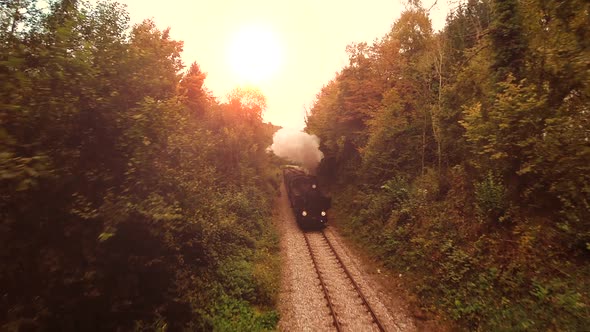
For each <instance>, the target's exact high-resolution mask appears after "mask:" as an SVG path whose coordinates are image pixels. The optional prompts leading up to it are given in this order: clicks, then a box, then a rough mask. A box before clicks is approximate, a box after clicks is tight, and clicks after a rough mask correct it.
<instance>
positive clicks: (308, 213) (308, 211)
mask: <svg viewBox="0 0 590 332" xmlns="http://www.w3.org/2000/svg"><path fill="white" fill-rule="evenodd" d="M283 178H284V180H285V187H286V188H287V194H288V196H289V201H290V202H291V208H292V209H293V213H294V214H295V218H296V220H297V224H299V227H301V228H302V229H321V228H324V227H326V225H327V223H328V214H327V210H328V209H329V208H330V205H331V203H332V200H331V199H330V198H329V197H326V196H325V195H324V194H323V193H322V192H321V191H320V189H319V187H318V181H317V178H316V177H315V176H313V175H310V174H308V173H307V172H306V171H305V170H304V169H303V168H301V167H297V166H285V167H283Z"/></svg>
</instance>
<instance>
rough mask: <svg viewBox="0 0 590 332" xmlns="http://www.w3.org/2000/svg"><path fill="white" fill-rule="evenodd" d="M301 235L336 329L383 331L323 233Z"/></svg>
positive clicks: (382, 327) (381, 325) (357, 286)
mask: <svg viewBox="0 0 590 332" xmlns="http://www.w3.org/2000/svg"><path fill="white" fill-rule="evenodd" d="M303 235H304V237H305V242H306V244H307V248H308V250H309V254H310V256H311V260H312V262H313V266H314V269H315V271H316V273H317V276H318V279H319V282H320V285H321V288H322V290H323V292H324V297H325V299H326V301H327V306H328V308H329V310H330V315H331V316H332V320H333V325H334V327H335V328H336V330H337V331H385V328H384V326H383V324H382V323H381V322H380V321H379V318H378V317H377V315H376V314H375V312H374V310H373V309H372V308H371V306H370V305H369V303H368V302H367V300H366V298H365V296H364V294H363V292H362V291H361V289H360V287H359V285H358V284H357V282H356V281H355V280H354V278H353V277H352V275H351V273H350V272H349V270H348V269H347V268H346V266H345V265H344V263H343V262H342V259H341V258H340V256H338V253H337V252H336V250H335V249H334V246H333V245H332V243H330V240H329V239H328V237H327V236H326V234H325V233H324V232H323V231H318V232H304V233H303ZM351 298H354V299H355V300H354V301H352V303H354V306H351V305H350V303H351V301H350V299H351ZM344 304H347V305H344Z"/></svg>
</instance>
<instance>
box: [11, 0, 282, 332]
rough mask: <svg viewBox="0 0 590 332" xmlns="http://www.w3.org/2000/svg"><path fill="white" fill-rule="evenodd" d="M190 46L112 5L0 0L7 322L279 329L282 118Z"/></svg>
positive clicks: (75, 327) (41, 326) (14, 326)
mask: <svg viewBox="0 0 590 332" xmlns="http://www.w3.org/2000/svg"><path fill="white" fill-rule="evenodd" d="M47 6H48V7H47ZM44 7H47V8H44ZM181 52H182V42H180V41H175V40H172V39H171V38H170V34H169V30H163V31H162V30H159V29H157V28H156V26H155V24H154V23H153V22H152V21H150V20H146V21H144V22H142V23H140V24H136V25H134V26H130V25H129V17H128V14H127V12H126V11H125V8H124V7H123V6H122V5H120V4H118V3H115V2H110V1H106V2H102V1H100V2H98V3H96V4H90V3H87V2H83V1H75V0H59V1H49V2H41V1H39V2H38V1H35V0H8V1H2V2H0V194H1V196H0V211H1V212H0V216H1V219H0V255H1V256H2V257H1V259H0V289H1V293H0V294H1V295H0V327H1V328H0V329H2V330H14V331H20V330H32V331H37V330H39V331H46V330H60V331H98V330H159V331H164V330H178V329H183V328H184V329H189V330H212V329H215V330H252V329H254V330H260V329H272V328H273V327H274V326H275V324H276V321H277V313H276V311H275V310H274V309H273V308H274V307H273V306H274V301H275V298H276V289H277V288H278V287H277V283H278V274H277V272H276V271H277V264H278V262H277V259H276V256H275V254H274V252H275V251H276V249H277V240H276V235H275V234H274V233H273V231H272V229H271V228H269V222H270V219H269V218H270V215H271V213H270V209H271V203H272V197H273V196H274V195H275V193H276V190H277V186H278V185H277V183H278V182H277V181H278V180H277V175H276V171H275V169H276V167H274V166H273V165H274V161H273V159H271V157H270V156H269V154H267V153H266V152H265V148H266V147H267V146H269V145H270V144H271V142H272V133H273V132H274V131H275V130H276V128H275V127H274V126H272V125H270V124H264V123H263V122H262V119H261V115H262V112H263V111H264V108H265V101H264V97H263V96H261V95H260V94H259V93H257V92H255V91H246V90H235V91H234V92H233V93H232V94H231V95H230V97H229V101H228V102H226V103H221V102H219V101H217V100H216V99H215V98H213V97H212V95H211V93H210V92H208V91H207V90H206V89H205V88H204V85H203V84H204V80H205V78H206V75H205V74H204V73H203V72H202V71H201V70H200V68H199V66H198V65H197V64H196V63H193V64H192V65H191V66H190V67H189V68H188V69H186V70H183V69H184V64H183V63H182V61H181V59H180V55H181Z"/></svg>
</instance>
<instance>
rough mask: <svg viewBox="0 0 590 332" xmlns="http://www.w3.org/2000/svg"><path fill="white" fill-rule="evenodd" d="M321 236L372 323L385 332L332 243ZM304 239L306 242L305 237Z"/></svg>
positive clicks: (324, 235) (324, 234)
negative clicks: (365, 308) (367, 312)
mask: <svg viewBox="0 0 590 332" xmlns="http://www.w3.org/2000/svg"><path fill="white" fill-rule="evenodd" d="M322 236H323V237H324V240H326V243H327V244H328V246H329V247H330V250H332V253H334V257H336V260H337V261H338V264H340V267H342V270H343V271H344V273H345V274H346V276H347V277H348V279H349V280H350V281H351V283H352V285H353V286H354V289H355V290H356V292H357V293H358V295H359V297H360V298H361V300H362V301H363V304H364V305H365V307H367V309H368V311H369V313H370V314H371V317H372V318H373V322H374V323H375V324H376V325H377V327H378V328H379V330H380V331H382V332H385V328H384V327H383V324H381V322H380V321H379V319H378V318H377V315H375V312H374V311H373V308H371V306H370V305H369V302H367V299H366V298H365V295H364V294H363V292H362V291H361V288H360V287H359V285H358V284H357V283H356V281H355V280H354V278H353V277H352V274H350V271H348V269H347V268H346V266H345V265H344V263H343V262H342V259H341V258H340V256H339V255H338V253H337V252H336V249H334V246H333V245H332V243H331V242H330V240H329V239H328V237H327V236H326V233H324V231H322ZM305 239H306V240H307V237H306V238H305ZM308 246H309V243H308Z"/></svg>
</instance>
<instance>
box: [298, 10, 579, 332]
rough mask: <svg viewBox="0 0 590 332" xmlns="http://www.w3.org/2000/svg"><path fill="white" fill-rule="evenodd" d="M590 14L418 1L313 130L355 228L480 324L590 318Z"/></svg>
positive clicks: (356, 52) (324, 97)
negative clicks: (442, 17)
mask: <svg viewBox="0 0 590 332" xmlns="http://www.w3.org/2000/svg"><path fill="white" fill-rule="evenodd" d="M589 13H590V5H589V4H588V3H587V2H584V1H567V2H563V1H541V0H520V1H519V0H467V1H462V2H461V3H459V4H457V5H456V7H455V8H454V10H452V12H451V13H450V14H449V16H448V18H447V21H446V25H445V27H444V28H443V29H442V30H441V31H439V32H435V31H433V28H432V25H431V22H430V20H429V17H428V10H426V9H424V8H423V7H422V6H421V4H420V2H419V1H410V2H409V4H408V5H407V7H406V9H405V10H404V11H403V13H401V16H400V18H399V19H398V20H397V21H395V22H394V24H393V25H392V27H391V30H390V31H389V32H388V33H387V34H385V35H384V36H383V37H382V38H380V39H377V40H375V42H374V43H372V44H367V43H355V44H351V45H350V46H348V48H347V52H348V55H349V60H350V61H349V64H348V65H347V66H346V67H344V68H343V69H342V70H341V71H340V72H339V73H337V74H336V76H335V77H334V78H333V79H332V80H331V81H330V82H329V83H328V84H327V85H325V86H324V87H323V88H322V90H321V91H320V92H319V93H318V95H317V98H316V101H315V102H314V104H313V106H312V107H311V109H310V111H309V113H308V115H307V119H306V123H307V128H306V130H307V131H308V132H310V133H313V134H316V135H317V136H318V137H320V138H321V142H322V143H321V149H322V151H323V152H324V154H325V159H324V161H323V162H322V164H321V166H320V174H324V176H325V178H326V179H327V180H328V181H329V183H331V185H332V188H333V189H334V192H335V193H336V194H335V195H336V196H337V197H336V198H335V200H334V201H335V202H337V204H338V205H339V206H340V210H339V212H338V213H339V214H340V216H339V217H340V218H339V219H340V220H342V225H341V226H342V227H343V228H344V229H347V230H348V231H349V232H350V233H351V234H354V236H355V237H356V238H357V239H358V240H359V241H361V242H362V243H364V244H366V245H367V247H368V248H370V249H371V251H372V252H373V253H374V254H375V255H376V256H378V257H380V258H381V259H382V261H383V262H385V264H387V265H389V266H390V267H391V268H393V269H395V270H400V271H410V272H411V273H412V274H413V275H414V277H415V278H414V280H415V283H414V285H413V290H414V292H416V293H417V294H418V297H419V298H420V301H421V305H422V308H423V309H425V310H427V311H431V312H433V313H443V314H444V315H446V316H448V317H451V318H453V319H455V320H456V321H457V322H459V324H464V326H467V327H469V328H483V329H484V330H485V329H498V328H500V329H506V328H516V329H566V330H569V329H573V330H576V329H580V328H582V327H583V326H587V325H588V324H589V323H590V321H589V320H590V318H589V317H590V309H589V307H588V305H589V304H590V300H589V296H590V294H589V293H588V289H590V287H589V286H590V284H589V282H590V265H589V261H588V258H589V255H590V223H589V222H588V220H590V214H589V213H590V109H589V106H588V105H590V71H589V70H590V42H589V41H590V28H589V27H590V25H589V23H590V20H589V17H590V14H589Z"/></svg>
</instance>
